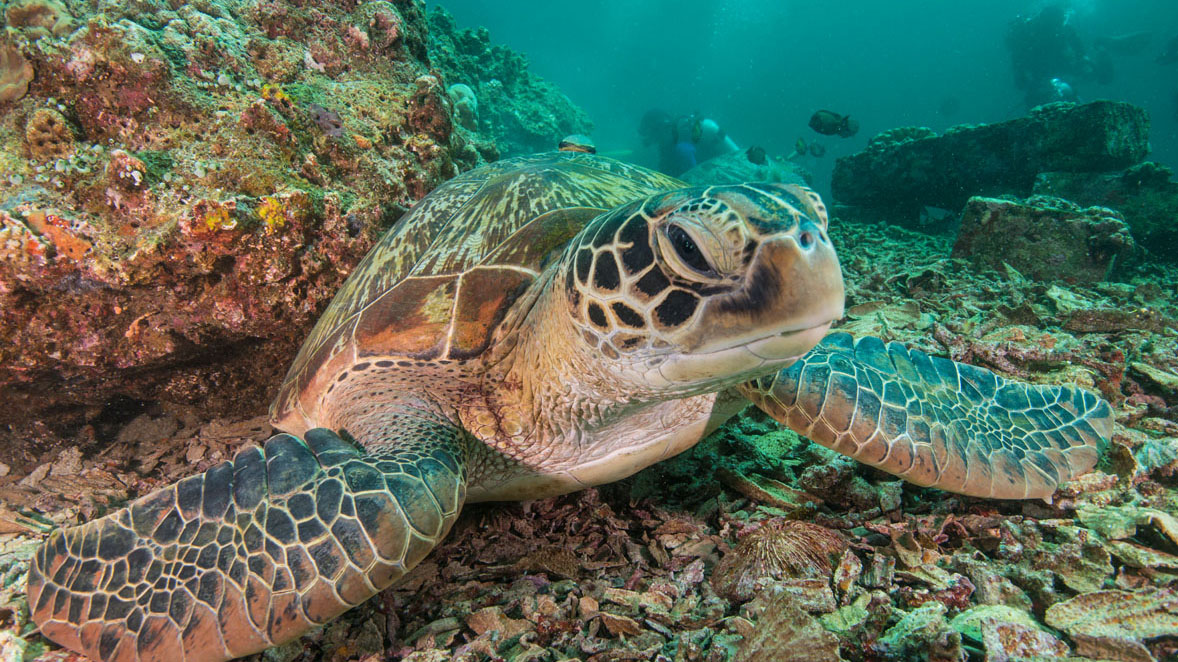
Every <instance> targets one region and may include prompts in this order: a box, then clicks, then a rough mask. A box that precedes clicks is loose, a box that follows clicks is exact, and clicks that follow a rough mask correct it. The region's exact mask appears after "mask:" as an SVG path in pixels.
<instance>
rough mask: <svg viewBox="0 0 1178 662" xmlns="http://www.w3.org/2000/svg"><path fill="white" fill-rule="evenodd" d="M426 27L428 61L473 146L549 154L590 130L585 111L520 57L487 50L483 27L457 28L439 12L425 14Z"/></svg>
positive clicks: (494, 48) (498, 48)
mask: <svg viewBox="0 0 1178 662" xmlns="http://www.w3.org/2000/svg"><path fill="white" fill-rule="evenodd" d="M429 27H430V39H429V57H430V62H431V63H433V65H434V66H435V67H437V69H438V71H440V72H441V74H442V77H443V78H444V79H445V82H446V85H447V86H448V88H447V89H448V90H449V95H450V97H451V99H452V102H453V103H454V104H455V105H456V106H458V108H457V109H456V119H457V120H458V124H459V125H460V126H463V127H465V128H467V129H470V128H471V126H472V125H473V126H475V127H477V129H476V130H475V131H473V135H472V137H473V138H474V139H475V140H476V141H483V142H487V143H491V144H492V145H493V146H494V148H495V149H497V150H498V153H499V154H501V155H503V156H513V155H516V154H527V153H530V152H542V151H545V150H550V149H555V148H556V145H557V144H558V143H559V142H560V139H561V138H563V137H564V136H567V135H568V134H570V133H584V134H588V133H590V131H591V129H592V127H593V125H592V123H591V122H590V121H589V117H588V116H587V115H586V114H585V111H583V110H581V109H580V108H579V107H577V106H576V105H574V104H573V102H572V101H570V100H569V99H568V97H566V96H565V95H564V94H563V93H562V92H561V91H560V90H559V89H558V88H557V87H556V86H555V85H552V84H551V83H548V82H547V81H545V80H543V79H541V78H540V77H539V76H536V75H535V74H533V73H531V72H530V71H528V61H527V59H526V58H525V57H524V56H522V55H520V54H518V53H514V52H512V51H511V50H509V49H507V48H504V47H502V46H493V45H492V44H491V35H490V33H489V32H488V31H487V29H486V28H477V29H473V30H462V29H459V28H458V27H457V25H456V24H455V23H454V17H453V16H451V15H450V14H449V13H448V12H446V10H444V9H442V8H437V9H434V10H433V11H432V12H431V13H430V16H429ZM468 92H469V94H468ZM477 146H478V145H477V144H476V147H477ZM480 149H484V150H485V149H486V148H480Z"/></svg>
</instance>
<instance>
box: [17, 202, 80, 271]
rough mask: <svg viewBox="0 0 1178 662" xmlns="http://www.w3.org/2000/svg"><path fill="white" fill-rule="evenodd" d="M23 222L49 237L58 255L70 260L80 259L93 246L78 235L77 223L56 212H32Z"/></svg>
mask: <svg viewBox="0 0 1178 662" xmlns="http://www.w3.org/2000/svg"><path fill="white" fill-rule="evenodd" d="M25 222H26V223H28V226H29V227H30V228H32V229H33V231H35V232H36V233H37V234H39V235H41V236H42V237H45V238H47V239H49V241H50V242H52V243H53V246H54V248H56V249H57V254H58V255H64V256H66V257H68V258H70V259H71V260H80V259H82V258H83V257H85V256H86V254H87V253H89V252H90V250H91V249H92V248H93V247H94V245H93V244H91V243H90V242H89V241H87V240H86V239H84V238H82V237H80V236H78V229H79V226H78V224H76V223H73V222H71V221H69V220H67V219H65V218H62V217H61V216H58V215H56V214H50V213H47V212H42V211H38V212H33V213H31V214H29V215H28V216H26V217H25Z"/></svg>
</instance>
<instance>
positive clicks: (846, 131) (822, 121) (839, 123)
mask: <svg viewBox="0 0 1178 662" xmlns="http://www.w3.org/2000/svg"><path fill="white" fill-rule="evenodd" d="M810 128H811V129H814V130H815V131H817V132H818V133H821V134H822V135H824V136H839V137H841V138H850V137H851V136H853V135H855V134H856V133H859V122H857V121H855V120H853V119H851V116H850V115H839V114H838V113H836V112H833V111H830V110H820V111H818V112H816V113H814V114H813V115H811V116H810Z"/></svg>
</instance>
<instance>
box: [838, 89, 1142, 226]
mask: <svg viewBox="0 0 1178 662" xmlns="http://www.w3.org/2000/svg"><path fill="white" fill-rule="evenodd" d="M1148 140H1149V120H1148V118H1147V116H1146V114H1145V111H1144V110H1142V109H1141V108H1138V107H1136V106H1133V105H1131V104H1128V103H1122V102H1115V101H1096V102H1093V103H1088V104H1083V105H1078V104H1070V103H1057V104H1050V105H1047V106H1040V107H1038V108H1035V109H1034V110H1032V111H1031V113H1030V115H1029V116H1027V117H1022V118H1018V119H1014V120H1010V121H1006V122H999V123H996V124H982V125H977V126H958V127H954V128H951V129H949V130H948V131H946V132H945V133H944V134H943V135H938V134H936V133H935V132H933V131H932V130H931V129H924V128H912V127H908V128H901V129H893V130H891V131H887V132H884V133H881V134H880V135H878V136H876V137H875V138H873V139H872V140H871V142H870V143H869V144H868V146H867V149H865V150H864V151H862V152H860V153H858V154H854V155H852V156H848V157H843V158H840V159H839V160H838V161H837V162H836V164H835V169H834V174H833V180H832V182H831V192H832V195H833V198H834V202H835V204H836V205H837V207H836V208H835V209H836V213H839V212H840V211H841V212H842V215H844V216H849V217H859V218H869V219H873V220H886V221H889V222H894V223H899V224H906V225H914V224H917V222H918V219H919V218H920V213H921V211H922V210H923V209H924V207H926V206H929V207H939V208H942V209H949V210H957V209H960V208H961V207H962V206H963V205H964V204H965V202H966V200H968V199H969V198H970V197H971V196H974V195H999V194H1012V195H1018V196H1026V195H1029V194H1030V193H1031V190H1032V187H1033V186H1034V184H1035V178H1036V176H1037V175H1038V174H1039V173H1042V172H1051V171H1065V172H1097V171H1105V170H1115V169H1119V168H1126V167H1129V166H1131V165H1133V164H1135V163H1138V162H1140V161H1141V160H1142V159H1143V158H1145V155H1146V153H1147V151H1148V149H1149V145H1148Z"/></svg>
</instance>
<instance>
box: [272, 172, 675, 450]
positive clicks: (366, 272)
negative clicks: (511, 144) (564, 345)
mask: <svg viewBox="0 0 1178 662" xmlns="http://www.w3.org/2000/svg"><path fill="white" fill-rule="evenodd" d="M682 186H683V183H682V182H680V181H678V180H676V179H672V178H670V177H667V176H665V175H662V174H660V173H657V172H654V171H651V170H647V169H645V168H640V167H637V166H633V165H628V164H624V163H621V162H619V161H615V160H612V159H608V158H605V157H600V156H596V155H593V154H584V153H578V152H552V153H546V154H539V155H534V156H525V157H518V158H513V159H507V160H503V161H499V162H496V163H493V164H490V165H487V166H483V167H481V168H477V169H475V170H471V171H469V172H467V173H464V174H462V175H459V176H458V177H456V178H454V179H452V180H450V181H449V182H447V183H445V184H443V185H442V186H440V187H438V188H437V189H436V190H434V191H433V192H432V193H430V194H429V195H428V196H426V197H425V198H423V199H422V200H421V201H420V202H418V203H417V204H416V205H415V206H414V207H413V208H412V209H410V210H409V211H408V212H407V213H406V214H405V216H404V217H403V218H402V219H401V220H400V221H399V222H398V223H397V225H395V226H393V228H392V229H390V230H389V231H388V232H387V233H386V234H385V235H384V237H382V238H381V240H380V241H379V242H378V243H377V244H376V246H374V247H373V248H372V250H371V251H369V253H368V255H367V256H365V258H364V259H363V261H361V262H360V265H359V266H358V267H357V268H356V270H355V271H354V272H353V273H352V275H351V276H350V277H349V278H348V280H347V281H346V282H345V283H344V285H343V287H342V288H341V289H340V291H339V292H338V293H337V294H336V296H335V298H334V299H333V300H332V302H331V304H330V305H329V306H328V308H327V310H326V311H325V312H324V313H323V316H322V317H320V319H319V322H318V323H317V324H316V325H315V328H314V329H313V330H312V331H311V334H310V336H309V337H308V338H307V340H306V341H305V342H304V343H303V347H302V349H301V350H299V354H298V356H297V357H296V358H295V361H294V364H293V365H292V366H291V368H290V371H289V372H288V373H287V376H286V379H285V380H284V381H283V384H282V386H281V388H280V390H279V393H278V397H277V398H276V399H275V401H274V404H273V405H272V406H271V412H270V413H271V418H272V419H273V420H274V422H275V424H276V425H278V427H280V428H281V427H286V426H284V425H283V424H282V423H283V421H284V420H285V419H287V418H288V417H289V416H292V415H294V414H295V413H296V410H298V409H300V408H301V409H302V411H303V412H310V411H314V409H315V405H314V403H315V402H316V401H318V396H319V395H321V394H322V393H323V392H324V390H325V389H326V387H327V386H328V385H329V384H330V383H331V382H332V380H333V379H335V378H336V376H337V375H338V374H339V373H340V372H341V371H343V370H345V369H347V368H348V367H349V366H351V365H353V364H355V363H358V362H363V361H364V359H365V358H368V357H381V360H389V359H392V360H396V359H398V358H402V359H405V360H413V361H417V362H420V361H440V360H462V359H470V358H472V357H475V356H478V355H479V354H481V353H482V352H483V351H485V350H486V349H487V347H488V345H489V344H490V342H491V338H492V335H493V333H494V331H495V327H496V326H497V325H498V324H499V322H500V321H501V320H502V319H503V317H504V315H505V314H506V312H507V310H508V309H509V308H510V307H511V305H512V303H514V301H515V299H516V297H518V296H519V294H520V293H522V292H523V291H524V289H526V287H527V286H528V284H529V283H531V282H532V281H533V280H534V279H535V278H536V277H537V276H538V275H539V273H540V271H541V269H542V265H544V264H545V260H546V258H547V257H548V256H549V255H551V254H553V253H554V252H559V250H560V249H561V248H562V247H563V246H564V244H565V243H567V242H568V241H569V240H570V239H572V238H573V237H574V236H575V235H576V234H577V233H578V232H579V231H580V230H581V228H583V227H584V226H585V224H586V223H588V222H589V221H590V220H592V219H593V218H594V217H595V216H597V215H598V214H600V213H602V212H603V211H605V210H608V209H612V208H614V207H617V206H619V205H622V204H624V203H627V202H630V201H632V200H635V199H637V198H641V197H645V196H648V195H651V194H653V193H656V192H659V191H664V190H668V189H673V188H679V187H682ZM300 405H301V407H300Z"/></svg>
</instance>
